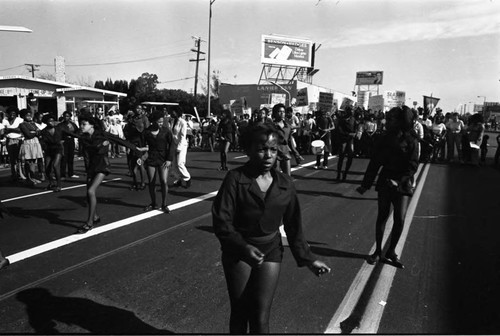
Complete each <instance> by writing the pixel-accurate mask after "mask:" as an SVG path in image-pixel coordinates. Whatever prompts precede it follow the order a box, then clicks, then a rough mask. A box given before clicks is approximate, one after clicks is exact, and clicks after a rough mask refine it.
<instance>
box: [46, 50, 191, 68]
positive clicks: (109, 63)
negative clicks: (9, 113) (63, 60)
mask: <svg viewBox="0 0 500 336" xmlns="http://www.w3.org/2000/svg"><path fill="white" fill-rule="evenodd" d="M187 55H189V52H182V53H177V54H170V55H163V56H156V57H150V58H142V59H137V60H129V61H117V62H107V63H88V64H66V66H67V67H86V66H101V65H116V64H127V63H138V62H146V61H152V60H157V59H162V58H168V57H178V56H187ZM40 65H42V66H53V64H40Z"/></svg>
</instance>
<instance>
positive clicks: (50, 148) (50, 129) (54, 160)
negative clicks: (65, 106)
mask: <svg viewBox="0 0 500 336" xmlns="http://www.w3.org/2000/svg"><path fill="white" fill-rule="evenodd" d="M43 122H44V123H45V124H46V125H47V127H45V128H44V129H43V130H42V132H41V135H40V143H41V144H42V148H43V151H44V154H45V174H46V177H47V181H49V185H48V186H47V188H46V189H47V190H53V191H54V192H59V191H61V158H62V155H63V149H64V148H63V142H64V140H63V136H62V129H61V128H60V127H56V125H57V121H56V119H55V118H54V116H52V115H50V114H48V115H46V116H45V117H44V119H43ZM71 141H73V139H72V138H71ZM54 179H55V181H54ZM54 182H55V183H54Z"/></svg>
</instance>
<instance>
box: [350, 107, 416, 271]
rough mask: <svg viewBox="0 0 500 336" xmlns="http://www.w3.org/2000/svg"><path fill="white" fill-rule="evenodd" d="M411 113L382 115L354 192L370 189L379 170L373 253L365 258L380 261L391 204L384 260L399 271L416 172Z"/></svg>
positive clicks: (399, 110) (400, 110)
mask: <svg viewBox="0 0 500 336" xmlns="http://www.w3.org/2000/svg"><path fill="white" fill-rule="evenodd" d="M412 117H413V113H412V111H411V110H410V109H409V108H408V107H406V106H403V108H400V107H395V108H392V109H391V110H390V111H389V112H388V113H387V115H386V127H387V132H386V134H384V135H383V136H382V137H381V138H380V139H379V140H378V141H377V143H376V144H375V148H374V152H373V156H372V158H371V160H370V163H369V164H368V167H367V169H366V173H365V176H364V179H363V182H362V183H361V186H360V187H358V188H357V191H358V192H359V193H360V194H363V193H364V192H365V191H366V190H368V189H370V187H371V186H372V184H373V181H374V180H375V177H376V175H377V172H378V171H379V169H380V167H382V170H381V172H380V174H379V177H378V180H377V184H376V190H377V191H378V216H377V222H376V227H375V240H376V249H375V252H374V253H373V254H372V255H371V256H369V257H368V259H367V261H368V263H370V264H375V263H376V262H377V261H378V260H379V259H381V258H382V238H383V236H384V230H385V223H386V221H387V218H389V213H390V210H391V204H392V206H393V207H394V224H393V225H392V232H391V243H390V245H389V249H388V250H387V252H386V254H385V259H386V260H388V261H389V262H391V263H392V264H393V265H394V266H396V267H399V268H403V264H402V263H401V261H400V260H399V258H398V256H397V254H396V251H395V250H396V246H397V244H398V241H399V238H400V237H401V233H402V232H403V225H404V219H405V216H406V210H407V207H408V202H409V199H410V196H411V195H412V194H413V175H414V174H415V172H416V171H417V168H418V139H417V135H416V134H415V133H414V131H413V126H412V125H413V122H412Z"/></svg>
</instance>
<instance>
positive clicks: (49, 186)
mask: <svg viewBox="0 0 500 336" xmlns="http://www.w3.org/2000/svg"><path fill="white" fill-rule="evenodd" d="M55 187H56V186H55V185H53V184H51V183H49V185H48V186H46V187H45V190H52V189H54V188H55Z"/></svg>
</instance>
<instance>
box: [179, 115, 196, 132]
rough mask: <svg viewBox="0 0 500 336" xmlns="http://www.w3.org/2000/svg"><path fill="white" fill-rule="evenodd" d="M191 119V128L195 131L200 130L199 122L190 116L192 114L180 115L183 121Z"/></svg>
mask: <svg viewBox="0 0 500 336" xmlns="http://www.w3.org/2000/svg"><path fill="white" fill-rule="evenodd" d="M188 116H189V117H191V121H193V128H194V129H195V130H200V129H201V127H200V121H199V120H198V118H196V116H194V115H192V114H189V113H184V114H183V115H182V118H184V119H185V120H187V117H188Z"/></svg>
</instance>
